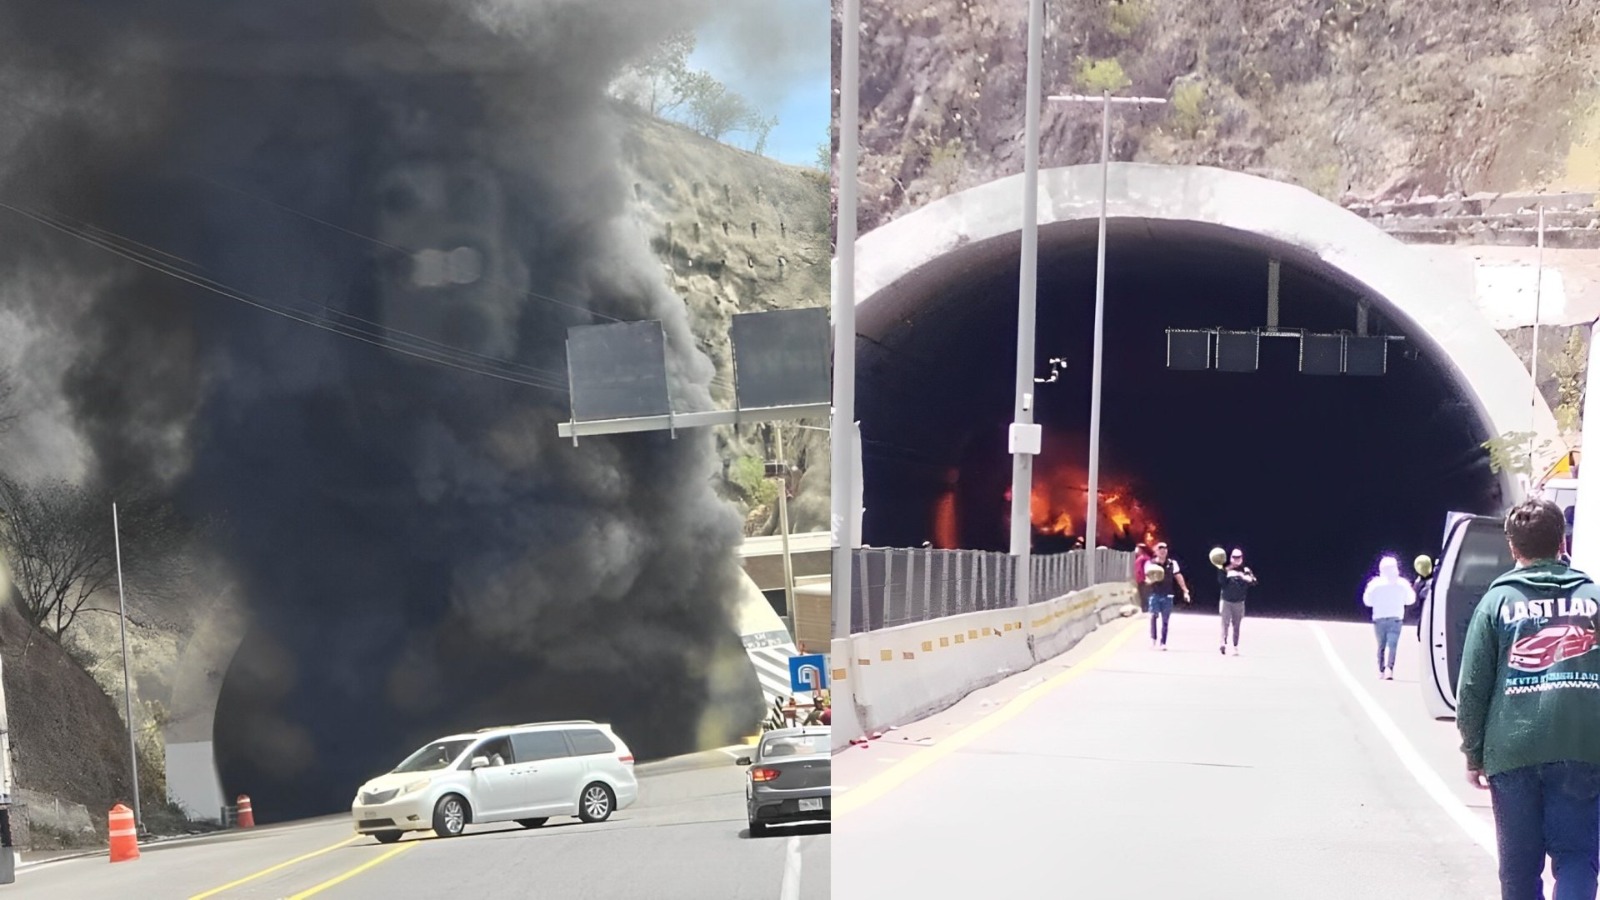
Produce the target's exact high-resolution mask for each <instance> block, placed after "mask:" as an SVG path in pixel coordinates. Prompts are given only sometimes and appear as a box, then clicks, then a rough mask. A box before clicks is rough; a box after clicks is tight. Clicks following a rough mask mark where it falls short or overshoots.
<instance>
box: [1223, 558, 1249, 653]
mask: <svg viewBox="0 0 1600 900" xmlns="http://www.w3.org/2000/svg"><path fill="white" fill-rule="evenodd" d="M1217 583H1218V584H1219V585H1221V587H1222V601H1221V602H1220V603H1218V604H1217V610H1218V612H1220V613H1222V644H1221V645H1220V646H1218V647H1217V652H1218V653H1227V652H1228V631H1229V629H1230V628H1231V629H1232V631H1233V655H1234V656H1238V655H1239V626H1240V625H1242V624H1244V601H1245V598H1246V597H1248V596H1249V594H1250V589H1251V588H1253V587H1255V585H1256V573H1254V572H1252V571H1250V567H1249V566H1247V565H1245V564H1244V551H1243V550H1240V549H1239V548H1238V547H1235V548H1233V553H1232V554H1231V555H1229V557H1228V564H1227V565H1226V566H1224V567H1223V568H1222V570H1221V571H1219V572H1218V573H1217Z"/></svg>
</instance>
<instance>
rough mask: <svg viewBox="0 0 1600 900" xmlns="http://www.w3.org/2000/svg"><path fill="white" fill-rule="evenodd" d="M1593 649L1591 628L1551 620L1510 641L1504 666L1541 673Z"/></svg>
mask: <svg viewBox="0 0 1600 900" xmlns="http://www.w3.org/2000/svg"><path fill="white" fill-rule="evenodd" d="M1594 648H1595V633H1594V631H1593V629H1590V628H1585V627H1583V626H1581V625H1557V624H1554V623H1552V624H1549V625H1546V626H1544V627H1543V628H1541V629H1539V630H1538V631H1537V632H1535V633H1533V634H1530V635H1528V636H1527V637H1525V638H1522V639H1521V640H1519V641H1517V642H1516V643H1514V644H1512V645H1511V649H1510V651H1508V652H1507V654H1506V665H1507V666H1509V667H1511V668H1513V669H1516V670H1518V671H1521V672H1543V671H1544V670H1545V669H1548V668H1550V667H1551V666H1553V665H1555V664H1556V663H1558V662H1561V661H1563V660H1568V659H1572V658H1573V657H1576V656H1582V655H1583V654H1585V653H1588V652H1589V651H1590V650H1593V649H1594Z"/></svg>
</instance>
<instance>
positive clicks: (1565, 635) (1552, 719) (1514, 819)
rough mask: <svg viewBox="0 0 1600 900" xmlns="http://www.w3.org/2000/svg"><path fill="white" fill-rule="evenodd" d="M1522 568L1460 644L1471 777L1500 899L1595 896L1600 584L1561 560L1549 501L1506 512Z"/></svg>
mask: <svg viewBox="0 0 1600 900" xmlns="http://www.w3.org/2000/svg"><path fill="white" fill-rule="evenodd" d="M1505 530H1506V542H1507V543H1508V544H1510V545H1511V556H1512V558H1513V559H1515V560H1516V564H1517V565H1516V568H1515V569H1513V570H1511V571H1510V572H1507V573H1506V574H1504V575H1501V576H1500V577H1499V578H1496V579H1495V580H1494V582H1493V583H1491V584H1490V585H1489V592H1488V593H1486V594H1484V595H1483V599H1482V600H1480V601H1478V606H1477V609H1475V610H1474V611H1473V613H1472V618H1471V620H1470V621H1469V624H1468V626H1467V640H1466V645H1465V646H1464V647H1463V648H1462V655H1461V677H1460V680H1459V681H1458V683H1457V686H1456V697H1457V704H1456V727H1457V729H1458V730H1460V732H1461V752H1462V753H1464V754H1465V755H1466V758H1467V779H1468V780H1469V781H1470V782H1471V783H1472V785H1473V786H1474V787H1476V788H1479V789H1487V790H1488V791H1489V798H1490V801H1491V803H1492V805H1493V807H1494V825H1495V832H1496V835H1497V837H1498V840H1497V843H1498V844H1499V850H1500V854H1499V855H1500V897H1501V900H1535V898H1543V896H1544V884H1543V875H1544V868H1545V857H1546V856H1548V857H1549V858H1550V861H1551V869H1552V870H1553V872H1554V874H1555V881H1556V888H1555V895H1554V900H1579V898H1582V900H1594V897H1595V893H1596V883H1597V880H1600V877H1597V874H1596V873H1597V872H1600V727H1596V723H1597V722H1600V653H1597V652H1595V649H1596V648H1595V639H1596V633H1597V630H1600V586H1597V585H1596V584H1595V583H1594V581H1593V580H1591V579H1590V578H1589V576H1588V575H1585V574H1584V573H1582V572H1580V571H1578V570H1576V569H1573V568H1571V567H1570V566H1568V565H1567V564H1566V563H1563V562H1561V561H1560V559H1559V557H1560V555H1561V552H1562V547H1561V543H1562V538H1563V534H1564V530H1565V529H1564V522H1563V521H1562V514H1561V509H1560V507H1558V506H1556V505H1555V504H1554V503H1551V502H1550V501H1548V500H1526V501H1523V502H1522V503H1520V504H1518V505H1517V506H1516V507H1515V508H1514V509H1512V510H1511V512H1510V513H1509V514H1508V515H1507V516H1506V524H1505Z"/></svg>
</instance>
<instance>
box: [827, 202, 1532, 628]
mask: <svg viewBox="0 0 1600 900" xmlns="http://www.w3.org/2000/svg"><path fill="white" fill-rule="evenodd" d="M1107 248H1108V249H1107V258H1106V289H1105V290H1106V294H1105V333H1104V347H1105V352H1104V357H1103V366H1104V370H1103V394H1102V407H1101V408H1102V419H1101V423H1102V424H1101V448H1100V450H1101V455H1100V494H1101V496H1100V502H1099V504H1097V505H1098V512H1099V519H1098V524H1097V543H1099V544H1103V545H1107V546H1113V547H1121V548H1124V549H1127V548H1131V547H1132V546H1133V545H1134V544H1135V543H1136V542H1137V541H1139V540H1144V539H1148V538H1157V539H1160V540H1165V541H1168V542H1169V543H1170V544H1171V546H1172V549H1173V554H1174V556H1175V557H1176V558H1177V559H1178V560H1179V562H1180V563H1181V564H1184V567H1185V571H1186V572H1188V573H1189V575H1190V578H1189V583H1190V586H1191V587H1192V588H1193V589H1194V597H1195V600H1196V602H1197V604H1203V602H1204V601H1207V600H1210V601H1213V602H1214V601H1215V599H1216V596H1217V583H1216V578H1215V575H1214V572H1215V570H1214V569H1212V567H1211V566H1210V565H1209V563H1208V562H1207V558H1206V557H1207V553H1208V551H1209V550H1210V548H1212V547H1215V546H1223V547H1229V548H1231V547H1240V548H1242V549H1243V550H1244V551H1245V555H1246V558H1247V561H1248V564H1249V565H1250V566H1251V567H1252V568H1253V569H1255V571H1256V573H1257V575H1258V576H1259V577H1260V579H1261V582H1260V586H1259V587H1258V588H1257V590H1256V591H1255V593H1254V594H1253V595H1252V608H1253V609H1254V610H1255V611H1258V612H1262V613H1267V614H1277V615H1315V616H1319V617H1358V616H1360V615H1361V614H1363V613H1364V612H1365V610H1364V608H1363V607H1362V606H1361V603H1360V599H1359V597H1360V589H1361V584H1362V582H1363V580H1364V579H1365V578H1366V577H1367V576H1368V575H1370V574H1372V573H1373V572H1375V570H1376V565H1377V561H1378V559H1379V558H1380V557H1381V556H1382V555H1384V554H1386V553H1396V554H1399V555H1400V556H1401V557H1402V558H1403V559H1406V560H1409V559H1410V558H1412V557H1414V556H1415V555H1417V554H1421V553H1430V554H1431V553H1435V552H1436V550H1437V547H1438V544H1439V542H1440V538H1441V534H1442V530H1443V524H1444V515H1445V513H1446V512H1447V511H1450V510H1460V511H1466V512H1493V511H1494V510H1495V509H1497V508H1498V506H1499V504H1500V497H1501V487H1500V484H1501V482H1500V477H1499V476H1498V475H1496V474H1494V473H1493V472H1492V471H1491V469H1490V467H1489V464H1488V459H1487V454H1486V452H1485V451H1484V450H1483V448H1482V442H1483V441H1485V440H1486V439H1487V438H1488V436H1489V435H1488V434H1487V430H1486V427H1485V426H1484V425H1483V424H1482V423H1481V421H1480V419H1479V417H1478V415H1477V413H1476V412H1475V410H1474V407H1473V405H1472V403H1471V402H1470V401H1469V399H1468V398H1467V397H1466V396H1465V395H1464V394H1463V392H1462V390H1461V388H1459V387H1458V386H1457V385H1456V383H1455V382H1454V381H1453V380H1452V379H1451V377H1450V375H1449V374H1448V369H1447V367H1445V366H1442V365H1441V364H1440V363H1441V360H1440V358H1439V351H1438V350H1437V349H1436V348H1435V347H1433V346H1432V345H1431V343H1430V342H1429V341H1428V340H1427V338H1426V337H1425V336H1419V335H1415V334H1411V333H1408V331H1407V326H1408V323H1406V322H1405V321H1403V320H1401V319H1400V317H1399V316H1398V315H1396V314H1395V313H1393V312H1392V311H1391V310H1390V309H1389V308H1388V307H1387V304H1386V303H1385V301H1384V299H1383V298H1382V297H1379V296H1375V295H1373V294H1371V293H1370V292H1369V291H1367V290H1366V289H1365V288H1364V287H1363V286H1361V285H1360V284H1357V283H1355V282H1354V281H1353V280H1352V279H1350V278H1348V277H1346V276H1344V275H1343V274H1342V273H1340V272H1338V271H1335V270H1333V269H1332V268H1331V267H1329V266H1327V265H1325V264H1323V263H1321V262H1320V261H1319V260H1316V259H1313V258H1310V257H1309V255H1308V254H1304V253H1297V252H1296V251H1295V250H1294V249H1293V248H1289V247H1285V246H1276V245H1274V244H1272V243H1271V242H1268V241H1265V240H1263V239H1261V238H1259V237H1257V236H1255V235H1251V234H1246V233H1242V232H1237V231H1232V230H1228V229H1223V228H1221V227H1218V226H1213V225H1200V224H1188V223H1173V222H1167V223H1162V224H1160V225H1159V226H1157V225H1155V224H1153V223H1151V222H1149V221H1146V220H1136V219H1114V220H1112V221H1111V223H1110V225H1109V236H1108V241H1107ZM1095 253H1096V234H1095V223H1094V222H1093V221H1092V220H1090V221H1087V222H1083V221H1079V222H1072V223H1059V224H1056V225H1052V226H1051V227H1049V228H1045V229H1041V236H1040V253H1039V260H1040V263H1039V293H1038V305H1037V309H1038V312H1037V327H1036V333H1037V342H1036V348H1035V354H1036V359H1037V361H1038V365H1037V368H1036V372H1035V375H1036V377H1037V378H1039V379H1043V381H1040V382H1036V383H1035V384H1034V390H1035V391H1036V394H1035V396H1036V402H1035V416H1036V419H1035V420H1036V421H1037V422H1038V423H1040V425H1041V426H1042V427H1043V431H1044V441H1043V451H1042V454H1041V455H1040V456H1039V457H1038V458H1037V459H1036V462H1035V471H1034V478H1033V483H1034V490H1033V496H1032V498H1031V507H1032V520H1033V523H1034V549H1035V552H1036V553H1048V552H1056V551H1061V550H1066V549H1070V548H1071V547H1072V546H1073V543H1074V540H1075V539H1076V538H1080V537H1081V536H1082V535H1083V532H1084V521H1085V514H1086V508H1087V504H1086V499H1087V468H1088V466H1087V463H1088V454H1089V440H1088V435H1089V420H1090V402H1091V366H1092V358H1093V357H1092V353H1093V327H1094V296H1095ZM1275 257H1276V258H1279V259H1281V266H1280V274H1279V322H1278V326H1279V329H1280V330H1305V331H1308V332H1312V333H1335V332H1340V331H1345V332H1353V331H1355V330H1356V326H1357V316H1358V308H1359V307H1360V306H1361V305H1362V304H1365V305H1366V306H1367V308H1368V319H1367V327H1368V333H1369V334H1380V333H1381V334H1388V335H1394V336H1400V337H1403V338H1404V340H1402V341H1394V342H1391V343H1390V345H1389V354H1388V365H1387V371H1386V373H1385V374H1383V375H1381V376H1374V377H1361V376H1354V375H1335V376H1317V375H1310V374H1302V373H1301V371H1300V347H1301V342H1300V341H1299V340H1298V339H1295V338H1292V337H1270V336H1269V337H1263V338H1262V339H1261V341H1260V357H1259V368H1258V370H1257V371H1255V372H1253V373H1233V372H1220V371H1217V370H1216V369H1215V368H1213V369H1210V370H1207V371H1182V370H1177V369H1169V367H1168V355H1167V349H1168V343H1167V341H1168V338H1167V331H1168V329H1197V330H1198V329H1227V330H1255V329H1264V328H1265V326H1266V318H1267V310H1268V268H1269V260H1270V259H1272V258H1275ZM1017 273H1018V268H1017V253H1016V243H1015V239H1014V238H1013V239H1012V243H1011V245H1010V249H1009V252H1005V253H990V254H989V255H988V257H987V259H984V260H979V261H977V262H976V263H975V264H968V265H965V266H964V267H963V268H962V269H961V270H960V271H959V273H956V274H953V275H951V274H949V273H945V277H941V278H939V279H937V280H933V279H930V280H928V281H927V282H924V286H923V287H921V288H919V296H917V297H916V302H915V311H914V312H912V313H910V314H908V315H905V316H903V317H902V319H901V320H900V321H899V322H897V323H896V327H893V328H890V329H887V330H885V331H884V332H883V333H880V334H878V335H875V336H871V337H863V338H862V339H861V341H860V344H861V349H860V354H861V358H862V360H863V364H862V365H861V367H860V370H859V374H858V381H857V393H858V396H859V398H860V399H859V401H858V402H859V404H860V418H861V423H862V424H861V428H862V441H863V450H862V454H863V466H864V476H865V499H864V505H865V513H864V520H863V540H864V542H865V543H867V544H870V545H874V546H909V547H915V546H920V545H922V544H923V543H924V542H927V543H930V544H932V545H933V546H936V547H964V548H975V549H990V550H1005V549H1006V548H1007V547H1008V544H1009V520H1010V499H1009V497H1010V485H1011V465H1012V458H1011V456H1010V455H1009V454H1008V453H1007V449H1006V433H1007V427H1008V423H1009V422H1010V421H1011V416H1012V406H1013V396H1014V393H1013V391H1014V378H1015V360H1016V355H1015V347H1016V324H1017V313H1016V305H1017V280H1018V274H1017ZM1052 359H1059V360H1063V361H1064V364H1059V363H1058V364H1056V365H1054V366H1052V363H1051V360H1052ZM1052 369H1055V370H1056V374H1055V376H1054V380H1051V377H1052ZM1202 608H1204V607H1203V606H1202Z"/></svg>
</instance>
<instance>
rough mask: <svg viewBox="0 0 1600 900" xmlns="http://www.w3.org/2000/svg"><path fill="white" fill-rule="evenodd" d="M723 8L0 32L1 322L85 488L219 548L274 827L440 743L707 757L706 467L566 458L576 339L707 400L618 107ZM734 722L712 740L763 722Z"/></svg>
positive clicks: (16, 21)
mask: <svg viewBox="0 0 1600 900" xmlns="http://www.w3.org/2000/svg"><path fill="white" fill-rule="evenodd" d="M703 11H704V10H702V9H701V8H700V5H699V4H698V3H697V2H690V0H672V2H662V0H648V2H646V0H636V2H618V0H611V2H594V0H588V2H585V0H471V2H468V0H392V2H384V0H350V2H343V3H326V2H323V0H288V2H276V3H259V2H254V0H239V2H216V0H207V2H199V0H156V2H148V3H139V4H128V3H122V2H110V0H101V2H79V3H71V4H62V3H57V2H54V0H10V2H7V3H5V4H4V5H3V6H0V116H3V118H4V124H3V125H0V200H3V201H4V202H5V203H7V204H8V205H9V206H10V207H11V209H10V210H9V211H8V212H4V213H0V216H3V218H0V285H4V287H0V290H3V291H4V293H3V295H0V296H3V297H4V302H5V303H6V304H8V305H16V307H17V309H18V310H19V313H20V314H21V315H22V317H23V318H24V319H25V320H27V321H30V322H33V323H35V324H36V325H39V324H40V323H44V324H45V325H48V326H49V327H51V328H53V329H54V330H55V333H56V334H57V336H58V337H57V340H58V341H59V346H60V347H61V349H62V352H64V353H68V354H70V357H71V359H70V362H69V363H67V364H66V366H65V369H66V374H65V375H64V376H63V378H62V382H61V388H62V390H63V391H64V393H65V396H66V398H67V400H68V401H69V404H68V405H69V408H70V410H71V413H72V416H73V418H74V423H75V425H76V428H77V431H78V433H79V434H80V435H81V436H82V437H83V439H84V441H85V443H86V444H87V446H88V448H89V452H88V454H87V457H88V464H89V466H90V468H91V470H92V472H91V474H92V477H94V478H98V479H104V480H106V481H107V482H108V483H140V484H146V485H158V486H160V487H161V488H162V489H163V490H165V491H166V492H168V494H169V495H170V496H172V497H173V498H174V499H175V500H177V501H179V502H180V503H181V505H182V507H183V508H184V509H185V510H186V511H188V512H190V513H191V514H194V515H197V516H199V515H205V516H216V517H220V519H221V520H222V521H224V522H225V523H226V528H225V529H223V530H220V531H218V532H217V533H216V534H214V535H213V536H212V537H211V540H212V542H213V543H214V544H215V545H216V548H215V549H218V550H220V551H222V552H223V553H224V554H225V555H226V557H227V558H228V559H229V560H230V561H231V567H232V569H233V571H234V573H235V577H236V578H237V580H238V582H239V588H240V591H241V593H242V595H243V596H244V597H245V598H246V600H247V604H248V608H249V611H250V617H251V626H250V630H249V633H248V635H247V636H246V639H245V643H244V644H243V646H242V648H241V650H240V652H239V654H238V655H237V658H236V659H235V661H234V664H233V667H232V668H231V670H230V671H229V673H228V675H227V678H226V681H225V685H224V690H223V697H222V702H221V704H220V707H219V714H218V718H217V721H216V740H217V747H218V756H219V764H220V766H221V768H222V776H223V781H224V789H225V790H227V791H229V792H230V794H231V793H232V792H238V791H246V792H249V793H251V794H253V795H255V796H257V797H258V798H261V799H259V800H258V808H259V809H260V810H261V811H260V812H259V813H258V815H260V816H261V818H262V819H264V820H272V819H279V818H284V817H288V816H293V815H303V814H313V813H320V812H328V811H332V810H335V809H338V808H339V807H340V806H341V805H342V804H344V803H346V802H347V801H348V800H349V797H350V796H351V794H352V792H353V791H354V789H355V788H356V787H357V785H358V784H359V783H360V781H361V780H362V779H363V778H365V777H368V776H370V775H371V774H373V773H374V772H376V771H381V770H382V769H383V768H386V767H387V766H388V765H390V764H392V763H393V762H395V761H396V760H397V759H398V758H399V756H400V755H402V754H403V753H405V752H407V751H408V750H409V749H411V748H412V747H413V746H414V745H415V744H417V743H419V742H421V741H424V740H427V739H429V738H431V737H433V736H436V735H437V734H439V733H442V732H446V731H450V730H454V729H459V728H472V727H478V726H482V725H487V724H495V723H502V722H509V721H528V720H531V719H538V718H548V717H583V718H591V717H592V718H598V719H602V720H609V721H611V722H613V723H614V724H615V725H616V727H617V729H618V731H619V732H620V733H621V734H623V736H624V737H625V738H626V739H627V740H628V741H629V742H630V743H631V744H632V745H633V748H634V749H635V751H636V752H637V753H638V754H639V755H640V756H642V757H649V756H659V755H666V754H671V753H675V752H680V751H686V750H690V749H694V748H696V747H697V746H698V745H699V744H700V742H701V741H702V740H705V739H707V737H708V735H707V734H705V733H704V732H703V730H702V729H701V727H700V724H701V721H702V715H701V714H702V713H703V712H704V711H706V708H707V706H708V704H711V703H714V702H715V701H713V700H711V699H709V698H710V696H711V691H710V690H709V688H708V687H707V680H708V679H707V669H708V667H709V666H710V664H711V660H713V659H715V658H717V656H718V655H719V654H724V653H727V652H729V651H730V650H731V651H733V652H737V649H738V644H737V638H736V637H735V636H734V635H733V632H732V629H731V627H730V625H729V615H728V609H727V607H728V605H729V604H730V602H731V600H730V598H731V597H733V596H734V594H735V581H734V580H733V579H734V577H735V574H736V573H735V570H734V569H733V565H734V563H733V562H732V560H733V558H734V556H733V550H734V547H735V545H736V543H737V542H738V540H739V522H738V520H737V517H736V516H735V515H734V514H733V512H732V511H730V510H729V509H728V508H726V507H725V506H724V505H722V504H721V503H719V502H718V501H717V500H716V498H715V496H714V495H713V493H712V490H711V488H710V486H709V476H710V473H711V471H712V470H713V467H714V460H713V456H712V448H711V444H710V442H709V440H708V439H707V436H705V435H698V434H688V433H680V434H679V435H678V436H677V439H676V440H673V439H671V438H670V437H668V436H667V435H636V436H627V437H622V438H615V439H601V438H593V439H585V440H584V441H583V442H582V444H581V445H580V446H577V447H574V446H572V444H571V443H570V442H569V441H563V440H561V439H559V438H558V437H557V435H556V425H557V423H558V422H559V421H561V420H563V419H564V418H565V416H566V414H567V405H566V394H565V387H564V383H565V351H564V339H565V334H566V329H567V328H568V327H569V326H572V325H578V324H590V323H597V322H605V321H612V320H636V319H646V318H651V319H660V320H662V321H663V322H664V323H665V325H666V328H667V332H668V337H669V343H670V344H671V350H670V355H671V358H672V366H673V370H674V374H675V376H676V388H675V389H676V390H677V391H678V393H679V394H680V395H681V396H684V397H687V398H689V399H690V400H691V401H698V402H704V401H705V400H706V398H707V397H708V393H707V385H708V383H709V381H710V377H711V374H712V369H711V366H710V364H709V362H708V361H707V360H706V359H705V358H704V357H703V356H702V355H701V354H699V353H698V351H696V350H695V348H694V339H693V337H692V336H691V335H690V333H689V330H688V325H687V316H686V311H685V309H684V308H683V304H682V302H681V301H680V300H679V299H678V298H677V297H675V296H673V295H672V294H671V293H670V292H668V291H667V290H666V288H665V284H664V281H663V279H662V278H661V277H660V274H659V269H658V268H656V266H655V264H654V263H653V261H652V260H651V259H650V258H649V257H648V255H647V254H646V252H645V244H644V241H643V240H642V238H641V237H640V236H639V235H638V234H636V233H635V232H634V231H632V230H631V228H630V226H629V223H628V219H627V212H626V209H625V206H624V203H625V194H624V191H623V182H622V178H621V174H620V169H619V154H618V134H617V120H616V117H615V115H614V110H613V108H612V107H611V105H610V103H609V101H608V99H607V97H606V93H605V91H606V88H607V85H608V84H609V83H610V82H611V81H612V80H613V78H614V76H615V75H616V74H617V72H618V71H619V70H620V68H621V67H622V66H623V65H625V64H626V63H627V62H628V61H629V60H630V59H633V58H636V57H638V56H641V55H643V54H644V53H645V52H647V51H648V50H649V49H650V48H651V47H652V46H653V45H654V43H655V42H657V41H658V40H659V39H660V38H661V37H662V36H664V35H665V34H667V33H668V32H669V31H671V30H673V29H677V28H681V27H684V26H685V25H692V24H693V23H694V22H695V21H697V20H698V19H699V18H700V15H701V13H702V12H703ZM163 269H164V270H165V271H162V270H163ZM174 272H178V273H180V274H181V275H182V276H183V277H182V278H178V277H174V276H173V273H174ZM195 281H204V282H205V283H207V284H210V285H213V286H216V285H222V286H225V289H226V291H227V292H229V293H230V294H232V295H233V296H231V297H224V296H220V295H219V294H218V293H216V292H214V291H210V290H206V289H204V288H202V287H201V286H199V285H197V284H195V283H193V282H195ZM246 301H251V302H246ZM252 302H254V303H260V304H264V305H265V306H267V307H269V309H263V308H261V306H258V305H252ZM280 313H288V315H282V314H280ZM41 327H43V326H41ZM730 643H731V645H732V646H731V648H730V646H729V645H730ZM736 697H737V703H739V704H748V705H751V706H752V707H753V708H752V711H751V712H750V713H749V714H744V713H743V711H742V709H735V710H731V711H729V712H730V715H729V716H728V719H727V721H730V722H737V721H738V720H739V719H740V718H741V717H742V718H751V717H754V716H758V715H759V708H758V704H759V699H758V698H757V696H756V693H755V690H754V685H753V682H752V684H751V685H750V688H749V690H748V691H746V692H736ZM739 724H743V723H739ZM729 728H732V726H729ZM727 736H730V735H727V734H716V735H711V737H718V738H720V737H727ZM269 798H270V799H269Z"/></svg>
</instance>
